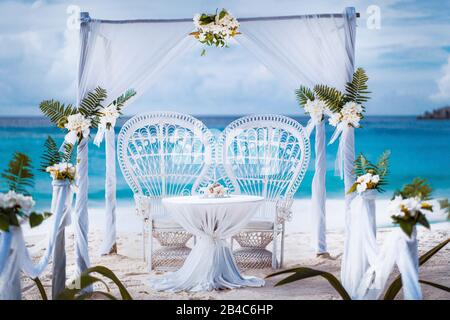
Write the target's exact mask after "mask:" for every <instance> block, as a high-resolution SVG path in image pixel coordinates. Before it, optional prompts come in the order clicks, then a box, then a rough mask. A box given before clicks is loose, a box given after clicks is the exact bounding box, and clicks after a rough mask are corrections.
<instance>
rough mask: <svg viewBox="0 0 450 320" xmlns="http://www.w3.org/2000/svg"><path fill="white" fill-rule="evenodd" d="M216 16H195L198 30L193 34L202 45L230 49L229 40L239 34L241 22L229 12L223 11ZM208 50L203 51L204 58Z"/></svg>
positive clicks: (203, 14)
mask: <svg viewBox="0 0 450 320" xmlns="http://www.w3.org/2000/svg"><path fill="white" fill-rule="evenodd" d="M217 11H218V10H216V13H215V14H206V13H202V14H196V15H195V16H194V19H193V20H194V25H195V28H196V29H197V30H196V31H194V32H191V33H190V35H192V36H194V37H195V39H197V40H198V41H199V42H200V43H202V44H205V45H207V46H210V47H211V46H216V47H218V48H223V47H228V40H229V39H230V38H232V37H234V36H236V35H238V34H239V32H238V28H239V22H238V21H237V20H236V18H234V17H233V16H232V15H231V13H230V12H229V11H228V10H225V9H222V10H221V11H220V12H219V13H218V12H217ZM205 53H206V50H205V49H203V50H202V54H201V55H202V56H203V55H205Z"/></svg>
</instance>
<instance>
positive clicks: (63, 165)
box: [39, 136, 76, 182]
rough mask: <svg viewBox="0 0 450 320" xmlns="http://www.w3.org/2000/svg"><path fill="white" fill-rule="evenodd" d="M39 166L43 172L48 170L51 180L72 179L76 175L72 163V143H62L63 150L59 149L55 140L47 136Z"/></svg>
mask: <svg viewBox="0 0 450 320" xmlns="http://www.w3.org/2000/svg"><path fill="white" fill-rule="evenodd" d="M44 148H45V150H44V153H43V154H42V157H41V159H42V161H41V167H40V168H39V169H40V170H41V171H43V172H48V173H49V174H50V176H51V177H52V178H53V180H66V179H67V180H69V181H71V182H72V181H73V180H74V179H75V175H76V167H75V166H74V165H73V163H72V150H73V145H72V144H65V145H64V152H61V151H59V148H58V147H57V145H56V142H55V140H53V138H52V137H50V136H48V137H47V140H45V144H44Z"/></svg>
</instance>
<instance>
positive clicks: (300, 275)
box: [267, 267, 351, 300]
mask: <svg viewBox="0 0 450 320" xmlns="http://www.w3.org/2000/svg"><path fill="white" fill-rule="evenodd" d="M286 273H293V274H292V275H290V276H288V277H287V278H284V279H283V280H281V281H279V282H278V283H276V284H275V286H276V287H277V286H281V285H284V284H288V283H292V282H295V281H298V280H303V279H307V278H312V277H317V276H320V277H323V278H325V279H326V280H327V281H328V282H329V283H330V285H331V286H332V287H333V288H334V289H335V290H336V291H337V292H338V293H339V295H340V296H341V297H342V299H344V300H351V298H350V295H349V294H348V292H347V291H346V290H345V288H344V287H343V286H342V284H341V282H340V281H339V280H338V279H337V278H336V277H335V276H334V275H332V274H331V273H329V272H325V271H320V270H315V269H311V268H306V267H299V268H293V269H288V270H284V271H280V272H276V273H273V274H270V275H268V276H267V278H270V277H274V276H278V275H281V274H286Z"/></svg>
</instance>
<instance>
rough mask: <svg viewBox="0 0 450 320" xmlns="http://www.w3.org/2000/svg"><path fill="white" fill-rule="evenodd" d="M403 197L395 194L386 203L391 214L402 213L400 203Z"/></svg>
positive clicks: (399, 214) (398, 214) (397, 214)
mask: <svg viewBox="0 0 450 320" xmlns="http://www.w3.org/2000/svg"><path fill="white" fill-rule="evenodd" d="M402 201H403V198H402V197H401V196H396V197H395V198H394V199H392V200H391V201H389V205H388V212H389V213H390V214H391V215H394V216H401V215H403V212H402V210H401V209H402V208H401V204H402Z"/></svg>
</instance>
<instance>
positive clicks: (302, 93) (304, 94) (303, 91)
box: [295, 86, 316, 107]
mask: <svg viewBox="0 0 450 320" xmlns="http://www.w3.org/2000/svg"><path fill="white" fill-rule="evenodd" d="M295 95H296V96H297V101H298V103H299V104H300V105H301V106H302V107H304V106H305V104H306V102H308V100H311V101H314V99H315V98H316V97H315V95H314V92H313V91H312V90H311V89H309V88H307V87H305V86H300V88H298V89H297V90H296V91H295Z"/></svg>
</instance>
